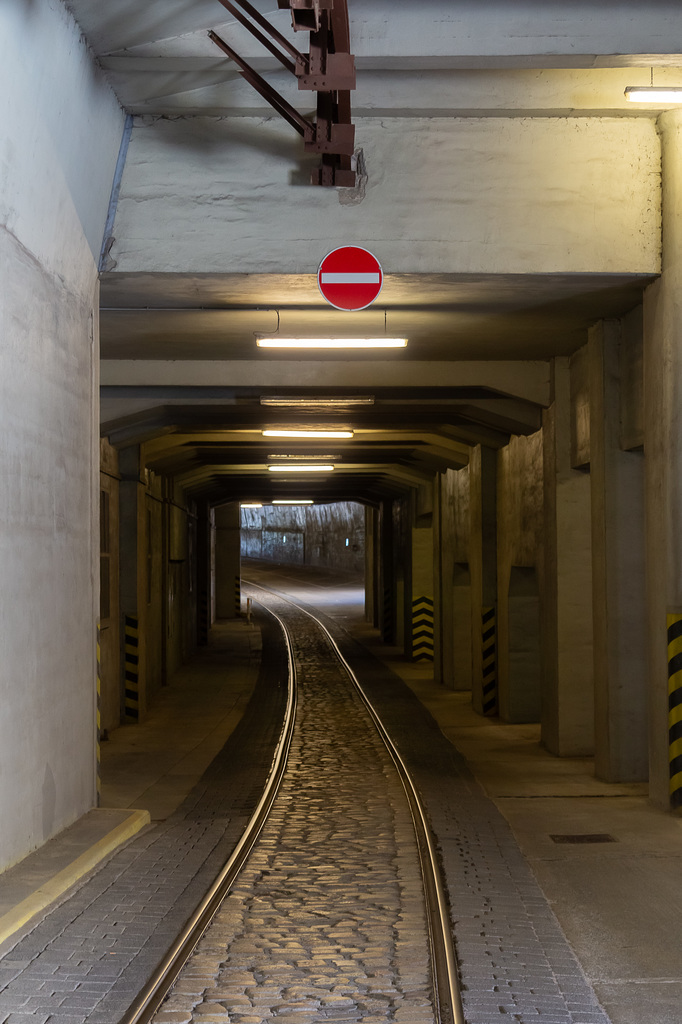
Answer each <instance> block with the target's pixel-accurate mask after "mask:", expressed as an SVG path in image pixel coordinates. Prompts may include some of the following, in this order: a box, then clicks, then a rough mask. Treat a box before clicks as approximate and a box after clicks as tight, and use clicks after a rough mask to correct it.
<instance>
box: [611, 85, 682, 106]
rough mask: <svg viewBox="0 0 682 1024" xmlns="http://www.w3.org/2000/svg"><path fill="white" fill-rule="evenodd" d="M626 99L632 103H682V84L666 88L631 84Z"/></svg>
mask: <svg viewBox="0 0 682 1024" xmlns="http://www.w3.org/2000/svg"><path fill="white" fill-rule="evenodd" d="M625 99H626V100H630V102H631V103H654V104H656V103H682V86H677V87H675V86H673V87H672V88H664V87H662V86H660V85H644V86H640V85H629V86H628V87H627V89H626V90H625Z"/></svg>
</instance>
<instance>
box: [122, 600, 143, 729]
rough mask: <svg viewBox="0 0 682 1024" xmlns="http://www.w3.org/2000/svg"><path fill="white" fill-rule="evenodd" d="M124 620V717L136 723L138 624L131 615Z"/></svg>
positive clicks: (138, 659)
mask: <svg viewBox="0 0 682 1024" xmlns="http://www.w3.org/2000/svg"><path fill="white" fill-rule="evenodd" d="M124 618H125V621H124V629H125V635H124V644H125V654H124V656H125V669H124V671H125V717H126V718H127V719H128V721H130V722H137V721H139V718H140V655H139V645H140V631H139V628H138V627H139V622H138V619H137V618H136V617H134V616H132V615H126V616H125V617H124Z"/></svg>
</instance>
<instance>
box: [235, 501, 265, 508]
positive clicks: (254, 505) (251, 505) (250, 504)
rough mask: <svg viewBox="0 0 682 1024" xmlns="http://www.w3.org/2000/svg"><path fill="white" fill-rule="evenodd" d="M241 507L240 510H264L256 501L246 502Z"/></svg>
mask: <svg viewBox="0 0 682 1024" xmlns="http://www.w3.org/2000/svg"><path fill="white" fill-rule="evenodd" d="M239 507H240V508H262V507H263V506H262V505H259V504H258V502H255V501H254V502H244V503H243V504H242V505H240V506H239Z"/></svg>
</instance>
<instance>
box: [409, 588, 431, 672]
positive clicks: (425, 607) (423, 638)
mask: <svg viewBox="0 0 682 1024" xmlns="http://www.w3.org/2000/svg"><path fill="white" fill-rule="evenodd" d="M412 659H413V661H433V598H432V597H415V598H414V599H413V601H412Z"/></svg>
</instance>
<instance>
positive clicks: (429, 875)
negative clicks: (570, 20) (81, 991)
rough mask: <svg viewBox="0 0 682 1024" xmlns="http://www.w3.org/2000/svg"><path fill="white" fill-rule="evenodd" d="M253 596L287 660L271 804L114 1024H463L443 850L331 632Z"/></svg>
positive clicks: (266, 801) (270, 595)
mask: <svg viewBox="0 0 682 1024" xmlns="http://www.w3.org/2000/svg"><path fill="white" fill-rule="evenodd" d="M250 586H251V588H252V592H253V593H254V596H256V597H257V599H258V600H259V603H261V604H262V605H263V606H264V607H266V608H267V611H268V612H269V613H270V614H272V615H274V616H275V618H276V619H277V620H278V622H279V624H280V626H281V628H282V630H283V631H284V635H285V637H286V641H287V647H288V652H289V653H288V658H289V672H288V675H289V679H288V686H289V696H288V702H287V712H286V715H285V721H284V724H283V727H282V731H281V735H280V739H279V743H278V745H277V751H276V754H275V756H274V759H273V763H272V767H271V770H270V774H269V779H268V783H267V786H266V791H265V792H264V795H263V797H262V799H261V801H260V803H259V806H258V808H257V810H256V812H255V814H254V816H253V818H252V820H251V822H250V824H249V826H248V828H247V830H246V831H245V833H244V835H243V836H242V839H241V840H240V843H239V844H238V847H237V848H236V849H235V851H234V853H233V855H232V856H231V857H230V860H229V862H228V863H227V864H226V865H225V867H224V869H223V871H222V872H221V873H220V876H219V877H218V878H217V879H216V881H215V883H214V885H213V886H212V888H211V890H210V892H209V893H208V894H207V895H206V897H205V899H204V900H203V901H202V904H201V906H200V907H198V908H197V911H196V912H195V914H194V915H193V917H192V919H191V920H190V921H189V922H188V924H187V927H186V928H185V929H184V931H183V933H182V934H181V935H180V936H178V938H177V940H176V942H175V943H174V946H173V948H172V949H171V950H170V951H169V953H168V954H167V956H166V957H165V958H164V960H163V962H162V963H161V964H160V965H159V968H158V969H157V971H156V972H155V974H154V976H153V977H152V978H151V979H150V981H149V982H148V984H147V985H146V987H145V989H144V990H143V991H142V992H141V993H140V995H139V996H138V998H137V999H136V1001H135V1003H134V1004H133V1006H131V1008H130V1010H129V1011H128V1013H127V1014H126V1015H125V1016H124V1017H123V1018H122V1021H121V1024H142V1022H147V1021H151V1020H153V1019H154V1016H155V1014H157V1011H158V1015H157V1019H158V1020H159V1021H162V1020H164V1019H166V1020H178V1021H179V1020H180V1019H184V1020H189V1019H191V1020H196V1021H199V1020H203V1021H204V1022H206V1024H209V1022H212V1021H225V1022H228V1021H229V1022H235V1024H257V1022H261V1021H267V1020H270V1019H273V1020H274V1021H277V1022H278V1024H279V1022H280V1021H281V1022H282V1024H285V1022H287V1021H292V1022H294V1021H296V1022H297V1024H311V1022H313V1021H329V1022H330V1024H331V1022H334V1024H336V1022H340V1021H358V1020H363V1021H365V1022H368V1024H383V1022H396V1024H434V1022H435V1024H463V1022H464V1017H463V1013H462V1008H461V1000H460V995H459V988H458V973H457V964H456V961H455V954H454V948H453V943H452V938H451V929H450V922H449V915H448V909H447V901H446V898H445V894H444V888H443V885H442V882H441V879H440V873H439V869H438V862H437V856H436V850H435V845H434V841H433V838H432V836H431V832H430V829H429V827H428V822H427V818H426V814H425V811H424V809H423V807H422V804H421V801H420V799H419V795H418V793H417V791H416V788H415V786H414V784H413V783H412V780H411V779H410V776H409V773H408V771H407V768H406V766H405V764H404V763H403V761H402V759H401V757H400V755H399V753H398V751H397V750H396V748H395V747H394V745H393V743H392V741H391V739H390V737H389V736H388V734H387V733H386V730H385V729H384V727H383V725H382V723H381V721H380V720H379V717H378V716H377V714H376V712H375V711H374V709H373V707H372V705H371V703H370V702H369V700H368V699H367V697H366V695H365V693H364V692H363V690H362V687H361V685H360V683H359V681H358V680H357V678H356V677H355V675H354V673H353V671H352V669H351V668H350V666H349V665H348V663H347V662H346V661H345V659H344V657H343V655H342V653H341V651H340V650H339V648H338V646H337V644H336V643H335V641H334V639H333V637H332V636H331V634H330V633H329V632H328V630H327V629H326V627H325V626H324V624H323V623H322V622H321V621H320V620H319V619H318V618H317V617H316V616H314V615H312V614H311V613H310V612H309V611H307V610H305V609H303V608H301V607H300V606H299V605H297V604H295V602H293V601H291V600H290V599H288V598H286V597H285V596H284V595H281V594H278V593H276V592H274V591H271V590H268V589H267V588H264V587H262V586H260V585H259V584H255V583H254V584H250ZM183 968H184V970H183ZM174 986H175V987H174ZM164 1014H165V1018H164ZM176 1014H178V1016H176Z"/></svg>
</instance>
